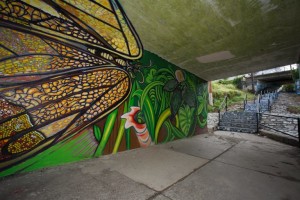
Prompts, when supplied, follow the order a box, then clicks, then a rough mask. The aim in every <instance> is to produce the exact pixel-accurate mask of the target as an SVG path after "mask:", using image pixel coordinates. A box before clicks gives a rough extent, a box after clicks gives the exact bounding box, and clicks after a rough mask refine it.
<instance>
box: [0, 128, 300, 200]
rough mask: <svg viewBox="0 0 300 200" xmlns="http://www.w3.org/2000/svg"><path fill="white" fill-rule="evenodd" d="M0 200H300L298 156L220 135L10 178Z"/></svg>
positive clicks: (284, 148)
mask: <svg viewBox="0 0 300 200" xmlns="http://www.w3.org/2000/svg"><path fill="white" fill-rule="evenodd" d="M0 199H1V200H11V199H14V200H18V199H22V200H27V199H30V200H35V199H37V200H45V199H49V200H50V199H55V200H71V199H72V200H73V199H84V200H94V199H99V200H100V199H110V200H111V199H124V200H125V199H126V200H135V199H136V200H142V199H149V200H150V199H151V200H177V199H184V200H189V199H197V200H201V199H205V200H210V199H211V200H218V199H228V200H229V199H230V200H235V199H243V200H248V199H249V200H250V199H251V200H252V199H253V200H254V199H255V200H260V199H263V200H273V199H278V200H292V199H295V200H296V199H297V200H298V199H300V149H299V148H297V147H292V146H288V145H285V144H281V143H278V142H276V141H273V140H270V139H268V138H265V137H260V136H257V135H251V134H245V133H234V132H224V131H215V132H214V133H213V134H203V135H198V136H194V137H191V138H187V139H182V140H177V141H174V142H170V143H167V144H162V145H155V146H151V147H149V148H147V149H135V150H130V151H125V152H121V153H118V154H115V155H108V156H102V157H100V158H95V159H91V160H88V161H82V162H78V163H73V164H66V165H63V166H58V167H52V168H47V169H43V170H38V171H34V172H31V173H24V174H17V175H14V176H9V177H6V178H3V179H1V180H0Z"/></svg>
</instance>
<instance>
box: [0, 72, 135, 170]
mask: <svg viewBox="0 0 300 200" xmlns="http://www.w3.org/2000/svg"><path fill="white" fill-rule="evenodd" d="M129 92H130V78H129V76H128V74H127V72H126V71H124V70H122V69H116V68H109V67H104V68H99V69H92V70H82V71H79V72H76V73H69V74H64V75H61V76H59V77H54V78H51V79H50V80H49V79H46V80H41V81H39V82H36V83H34V84H24V85H22V86H18V87H15V88H13V89H6V90H4V91H2V94H1V99H0V106H1V109H0V110H1V115H0V122H1V123H0V131H1V132H2V134H1V135H0V149H1V155H0V160H2V161H6V160H7V159H12V158H15V157H18V156H20V155H22V154H24V153H27V152H28V151H31V150H32V149H34V148H35V147H39V146H40V145H42V144H44V143H45V144H46V142H47V141H48V140H53V139H55V138H56V139H58V138H59V137H61V136H62V135H65V136H66V135H68V134H74V133H76V132H78V131H80V130H82V129H83V128H85V127H86V126H88V125H89V124H91V123H93V122H94V121H95V120H97V119H99V118H102V117H103V116H105V115H106V114H107V113H109V112H111V110H113V109H115V108H116V107H117V106H119V105H120V104H121V103H122V102H123V101H124V99H126V98H127V96H128V94H129ZM14 102H18V105H16V104H14ZM0 167H1V165H0Z"/></svg>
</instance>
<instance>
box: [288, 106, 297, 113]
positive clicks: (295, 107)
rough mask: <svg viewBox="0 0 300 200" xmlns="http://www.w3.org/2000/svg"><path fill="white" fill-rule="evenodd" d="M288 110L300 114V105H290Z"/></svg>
mask: <svg viewBox="0 0 300 200" xmlns="http://www.w3.org/2000/svg"><path fill="white" fill-rule="evenodd" d="M287 111H289V112H290V113H294V114H300V106H288V107H287Z"/></svg>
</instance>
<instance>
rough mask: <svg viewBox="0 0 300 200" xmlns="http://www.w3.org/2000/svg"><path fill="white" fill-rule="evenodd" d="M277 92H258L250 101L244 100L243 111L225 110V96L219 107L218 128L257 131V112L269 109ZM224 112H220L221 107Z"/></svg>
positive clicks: (258, 117)
mask: <svg viewBox="0 0 300 200" xmlns="http://www.w3.org/2000/svg"><path fill="white" fill-rule="evenodd" d="M276 97H277V93H266V94H260V95H258V96H257V98H256V99H255V100H254V101H252V102H247V97H246V98H245V101H244V111H227V97H225V99H224V101H223V103H222V104H221V106H220V108H219V123H218V130H224V131H233V132H242V133H257V132H258V124H259V121H260V118H261V117H260V116H261V115H259V114H258V113H263V112H265V111H269V110H270V108H271V105H272V103H273V101H274V100H275V99H276ZM224 108H225V112H224V113H223V114H221V111H222V109H224Z"/></svg>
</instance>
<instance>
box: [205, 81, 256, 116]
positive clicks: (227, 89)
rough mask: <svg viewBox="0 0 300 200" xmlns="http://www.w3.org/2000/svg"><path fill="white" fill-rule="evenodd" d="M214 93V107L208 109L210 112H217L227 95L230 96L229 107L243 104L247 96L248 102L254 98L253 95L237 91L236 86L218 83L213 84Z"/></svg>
mask: <svg viewBox="0 0 300 200" xmlns="http://www.w3.org/2000/svg"><path fill="white" fill-rule="evenodd" d="M212 91H213V98H214V106H209V107H208V110H209V112H217V110H218V108H219V107H220V105H221V103H222V102H223V100H224V97H225V96H226V95H227V96H228V102H227V103H228V106H229V107H230V106H232V105H236V104H242V103H243V101H244V98H245V96H246V94H247V99H248V101H249V100H253V98H254V95H253V94H252V93H250V92H246V91H243V90H240V89H237V88H236V86H235V85H234V84H222V83H219V82H217V81H215V82H212Z"/></svg>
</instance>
